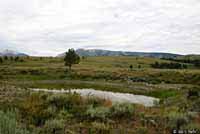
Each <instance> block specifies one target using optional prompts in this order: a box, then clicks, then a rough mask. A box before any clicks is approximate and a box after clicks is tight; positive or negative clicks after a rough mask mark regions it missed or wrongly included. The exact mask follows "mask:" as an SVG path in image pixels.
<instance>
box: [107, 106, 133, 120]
mask: <svg viewBox="0 0 200 134" xmlns="http://www.w3.org/2000/svg"><path fill="white" fill-rule="evenodd" d="M134 109H135V108H134V105H133V104H129V103H115V104H114V105H113V106H112V107H111V111H110V114H111V117H119V118H120V117H130V116H131V115H132V114H133V113H134Z"/></svg>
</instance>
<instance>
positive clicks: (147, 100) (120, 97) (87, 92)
mask: <svg viewBox="0 0 200 134" xmlns="http://www.w3.org/2000/svg"><path fill="white" fill-rule="evenodd" d="M31 90H32V91H38V92H39V91H42V92H51V93H69V92H72V93H78V94H80V95H81V96H83V97H87V96H93V97H99V98H102V99H109V100H111V101H112V102H128V103H135V104H142V105H144V106H148V107H151V106H154V103H155V102H156V101H159V99H157V98H153V97H148V96H144V95H134V94H129V93H116V92H110V91H100V90H94V89H71V90H63V89H62V90H50V89H31Z"/></svg>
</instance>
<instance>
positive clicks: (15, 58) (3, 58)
mask: <svg viewBox="0 0 200 134" xmlns="http://www.w3.org/2000/svg"><path fill="white" fill-rule="evenodd" d="M5 61H15V62H18V61H20V62H23V61H24V60H23V59H21V58H20V57H19V56H0V63H3V62H5Z"/></svg>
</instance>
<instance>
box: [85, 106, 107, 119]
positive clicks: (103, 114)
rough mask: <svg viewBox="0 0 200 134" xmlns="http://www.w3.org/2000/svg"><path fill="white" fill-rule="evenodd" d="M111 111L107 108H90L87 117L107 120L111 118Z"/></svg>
mask: <svg viewBox="0 0 200 134" xmlns="http://www.w3.org/2000/svg"><path fill="white" fill-rule="evenodd" d="M109 113H110V110H109V108H106V107H96V108H94V107H93V106H90V107H89V108H88V109H87V111H86V115H87V116H88V117H89V118H90V119H100V120H105V119H106V118H107V117H108V116H109Z"/></svg>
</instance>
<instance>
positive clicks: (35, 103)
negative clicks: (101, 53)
mask: <svg viewBox="0 0 200 134" xmlns="http://www.w3.org/2000/svg"><path fill="white" fill-rule="evenodd" d="M2 59H3V61H2V62H1V63H0V134H1V133H2V134H13V133H16V134H18V133H19V134H23V133H24V134H29V133H30V134H63V133H66V134H68V133H105V134H106V133H116V130H117V131H118V132H119V133H131V134H132V133H135V134H168V133H170V132H171V131H172V129H200V128H199V126H200V125H199V124H200V96H199V94H200V93H199V92H200V70H199V69H198V68H197V67H196V66H195V65H193V64H190V63H184V66H187V68H184V69H183V68H182V69H169V68H164V69H161V68H153V67H152V64H154V63H156V62H158V63H159V64H161V63H164V64H166V65H169V64H171V62H172V61H171V60H170V61H169V60H163V59H155V58H139V57H83V58H82V59H81V62H80V64H77V65H74V66H73V68H72V70H70V71H69V70H68V69H67V68H66V67H65V66H64V62H63V60H64V59H63V58H52V57H46V58H44V57H19V58H18V59H17V60H16V61H15V60H11V59H10V58H8V57H7V59H6V60H5V59H4V58H2ZM14 59H15V58H14ZM173 62H175V61H173ZM28 88H48V89H63V88H64V89H71V88H93V89H97V90H108V91H113V92H123V93H134V94H142V95H147V96H153V97H157V98H160V100H161V101H160V103H159V104H156V105H155V107H144V106H141V105H136V104H127V103H125V104H117V103H112V102H111V101H109V100H102V99H99V98H93V97H89V98H82V97H81V96H80V95H78V94H70V93H69V94H51V93H42V92H40V93H33V92H31V91H30V90H28Z"/></svg>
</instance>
